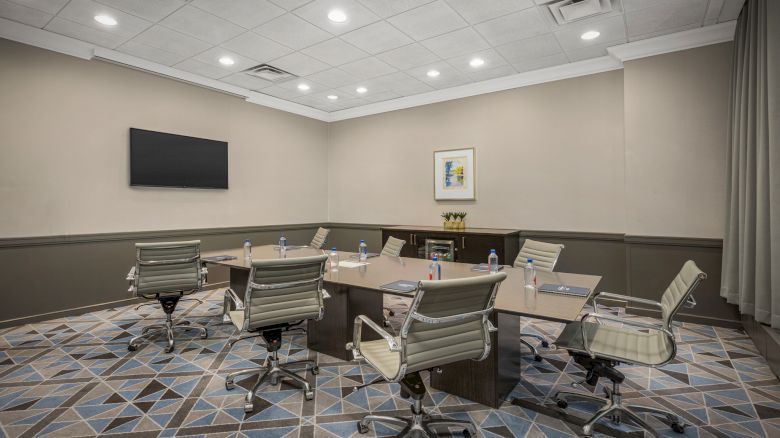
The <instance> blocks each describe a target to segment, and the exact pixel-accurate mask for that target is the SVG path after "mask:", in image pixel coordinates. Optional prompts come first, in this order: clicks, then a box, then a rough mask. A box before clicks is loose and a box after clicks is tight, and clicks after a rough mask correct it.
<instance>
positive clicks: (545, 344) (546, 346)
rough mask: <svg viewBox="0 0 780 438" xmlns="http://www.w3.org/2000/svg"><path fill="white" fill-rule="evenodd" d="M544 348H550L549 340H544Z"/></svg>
mask: <svg viewBox="0 0 780 438" xmlns="http://www.w3.org/2000/svg"><path fill="white" fill-rule="evenodd" d="M542 348H550V343H549V342H547V341H542Z"/></svg>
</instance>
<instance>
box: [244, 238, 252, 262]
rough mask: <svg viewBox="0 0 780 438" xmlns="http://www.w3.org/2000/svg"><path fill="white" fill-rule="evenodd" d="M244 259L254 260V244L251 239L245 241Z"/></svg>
mask: <svg viewBox="0 0 780 438" xmlns="http://www.w3.org/2000/svg"><path fill="white" fill-rule="evenodd" d="M244 259H246V260H252V242H250V241H249V239H246V240H245V241H244Z"/></svg>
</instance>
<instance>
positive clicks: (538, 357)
mask: <svg viewBox="0 0 780 438" xmlns="http://www.w3.org/2000/svg"><path fill="white" fill-rule="evenodd" d="M541 361H542V356H539V355H538V354H537V355H536V356H534V362H541Z"/></svg>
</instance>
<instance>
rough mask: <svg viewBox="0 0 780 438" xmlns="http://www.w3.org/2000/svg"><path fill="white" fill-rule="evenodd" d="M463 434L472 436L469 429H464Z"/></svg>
mask: <svg viewBox="0 0 780 438" xmlns="http://www.w3.org/2000/svg"><path fill="white" fill-rule="evenodd" d="M463 436H464V437H466V438H471V432H469V430H468V429H463Z"/></svg>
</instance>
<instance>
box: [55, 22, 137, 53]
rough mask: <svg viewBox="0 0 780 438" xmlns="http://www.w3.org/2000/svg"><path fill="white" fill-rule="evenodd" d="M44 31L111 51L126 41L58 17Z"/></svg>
mask: <svg viewBox="0 0 780 438" xmlns="http://www.w3.org/2000/svg"><path fill="white" fill-rule="evenodd" d="M44 29H46V30H48V31H51V32H54V33H58V34H60V35H65V36H69V37H71V38H76V39H77V40H81V41H86V42H88V43H92V44H97V45H98V46H102V47H107V48H109V49H113V48H115V47H117V46H118V45H120V44H122V43H123V42H125V41H127V38H126V37H123V36H120V35H117V34H115V33H110V32H104V31H102V30H98V29H95V28H94V27H89V26H84V25H83V24H79V23H74V22H73V21H70V20H66V19H64V18H60V17H54V18H52V19H51V21H49V24H47V25H46V27H44Z"/></svg>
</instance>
